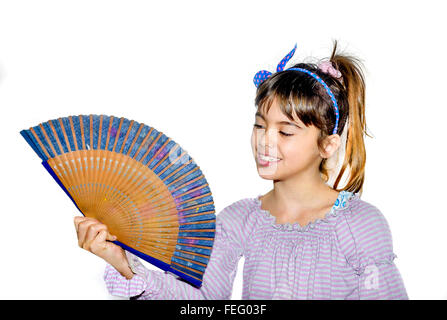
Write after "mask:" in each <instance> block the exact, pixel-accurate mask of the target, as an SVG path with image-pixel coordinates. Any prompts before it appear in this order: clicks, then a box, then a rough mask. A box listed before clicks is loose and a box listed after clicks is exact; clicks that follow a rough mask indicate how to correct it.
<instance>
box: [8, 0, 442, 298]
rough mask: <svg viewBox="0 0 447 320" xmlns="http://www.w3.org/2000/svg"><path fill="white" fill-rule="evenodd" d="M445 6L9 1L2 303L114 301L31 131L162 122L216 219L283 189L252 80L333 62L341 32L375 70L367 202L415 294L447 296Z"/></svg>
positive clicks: (369, 77) (370, 78) (348, 47)
mask: <svg viewBox="0 0 447 320" xmlns="http://www.w3.org/2000/svg"><path fill="white" fill-rule="evenodd" d="M421 3H424V4H423V5H421ZM442 4H443V2H442V1H424V2H420V1H374V2H372V1H371V2H370V4H369V5H367V4H365V3H363V2H362V3H361V4H360V3H359V2H358V1H306V2H305V1H297V0H294V1H274V2H273V1H269V2H266V1H237V2H236V1H222V2H219V3H217V2H214V1H163V2H157V3H155V2H154V3H149V2H148V1H110V0H109V1H17V0H16V1H0V108H1V112H2V113H1V114H2V118H1V119H2V122H1V125H0V130H1V131H0V136H1V137H2V148H1V158H0V161H1V165H0V168H1V181H2V183H1V192H0V196H1V223H0V244H1V253H2V254H1V256H0V298H2V299H116V298H114V297H111V296H110V295H109V294H108V292H107V290H106V288H105V285H104V282H103V279H102V277H103V271H104V266H105V262H104V261H102V260H101V259H99V258H97V257H96V256H94V255H92V254H90V253H88V252H86V251H84V250H82V249H80V248H79V247H78V246H77V240H76V234H75V229H74V225H73V217H74V216H75V215H80V213H79V212H78V211H77V209H76V208H75V206H74V205H73V204H72V202H71V201H70V199H69V198H68V197H67V196H66V195H65V194H64V192H62V190H61V189H60V187H59V186H58V185H57V184H56V183H55V182H54V181H53V178H52V177H51V176H50V175H49V174H48V173H47V171H46V170H45V169H44V168H43V166H42V165H41V161H40V159H39V158H38V157H37V155H36V154H35V153H34V151H33V150H32V149H31V148H30V147H29V146H28V144H27V143H26V142H25V140H24V139H23V138H22V137H21V135H20V134H19V131H20V130H22V129H25V128H26V129H27V128H29V127H31V126H34V125H37V124H38V123H40V122H44V121H47V120H50V119H55V118H58V117H63V116H68V115H79V114H107V115H114V116H117V117H125V118H128V119H134V120H136V121H139V122H143V123H145V124H147V125H150V126H153V127H155V128H157V129H158V130H161V131H163V132H164V133H165V134H167V135H168V136H169V137H171V138H172V139H174V140H175V141H176V142H177V143H179V144H180V145H181V146H183V147H184V148H185V149H186V150H187V151H188V152H189V154H190V155H191V156H192V157H193V158H194V159H195V160H196V161H197V163H198V165H199V166H200V167H201V169H202V171H203V172H204V174H205V176H206V178H207V180H208V182H209V184H210V186H211V189H212V192H213V196H214V201H215V206H216V213H219V212H220V211H221V210H222V209H223V208H224V207H225V206H227V205H229V204H231V203H233V202H234V201H237V200H239V199H241V198H245V197H254V196H256V195H258V194H260V193H262V194H264V193H266V192H267V191H269V190H270V188H271V187H272V183H271V181H266V180H263V179H261V178H260V177H259V176H258V174H257V171H256V166H255V162H254V159H253V158H252V154H251V149H250V135H251V130H252V124H253V122H254V111H255V107H254V103H253V101H254V96H255V89H256V88H255V86H254V85H253V82H252V79H253V76H254V74H255V73H256V72H257V71H259V70H261V69H266V70H270V71H273V70H275V68H276V64H277V63H278V62H279V61H280V60H281V59H282V58H283V57H284V55H286V54H287V53H288V52H289V51H290V50H291V49H292V48H293V46H294V44H295V43H297V44H298V48H297V52H296V53H295V56H294V57H293V58H292V60H291V62H289V63H293V62H298V61H301V60H305V59H307V60H309V57H315V58H317V59H319V58H324V57H328V56H329V55H330V53H331V49H332V40H333V39H337V40H339V46H340V48H341V49H345V52H347V53H350V54H354V55H356V56H358V57H360V58H361V59H362V60H363V61H364V64H365V66H366V70H365V74H366V84H367V91H366V94H367V98H366V100H367V110H366V120H367V126H368V130H369V132H370V133H371V134H372V135H373V138H372V139H371V138H369V137H367V138H366V147H367V165H366V181H365V185H364V193H363V196H362V198H363V200H365V201H368V202H370V203H372V204H374V205H375V206H377V207H378V208H379V209H380V210H381V211H382V213H383V214H384V215H385V217H386V219H387V221H388V223H389V225H390V227H391V231H392V234H393V241H394V251H395V253H396V254H397V256H398V258H397V259H396V260H395V262H396V265H397V266H398V268H399V270H400V272H401V274H402V277H403V279H404V283H405V286H406V288H407V291H408V294H409V296H410V298H411V299H446V298H447V272H446V270H447V254H446V249H445V245H446V240H447V236H446V235H447V232H446V226H447V210H446V205H445V199H446V188H445V186H444V182H445V180H446V170H445V160H446V157H445V156H446V151H445V147H446V143H445V132H446V131H445V124H446V116H447V111H446V107H447V106H446V98H445V97H446V96H445V92H446V81H445V79H446V74H447V67H446V65H447V64H446V49H447V47H446V44H445V36H444V31H445V30H446V29H447V28H446V27H447V23H446V20H445V16H444V13H445V10H443V8H441V6H442ZM310 59H311V58H310ZM242 265H243V260H241V262H240V264H239V272H238V274H237V277H236V280H235V285H234V292H233V299H240V297H241V292H242V286H241V285H242ZM149 267H152V266H149ZM153 268H154V267H153ZM154 269H155V268H154Z"/></svg>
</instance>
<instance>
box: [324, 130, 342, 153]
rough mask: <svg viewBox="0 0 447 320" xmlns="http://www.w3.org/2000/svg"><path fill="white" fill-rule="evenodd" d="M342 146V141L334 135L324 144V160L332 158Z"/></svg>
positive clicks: (327, 138)
mask: <svg viewBox="0 0 447 320" xmlns="http://www.w3.org/2000/svg"><path fill="white" fill-rule="evenodd" d="M340 144H341V139H340V136H339V135H338V134H333V135H330V136H328V137H326V139H325V140H324V142H323V151H320V155H321V157H322V158H330V157H332V155H333V154H334V153H335V152H336V151H337V150H338V148H339V147H340Z"/></svg>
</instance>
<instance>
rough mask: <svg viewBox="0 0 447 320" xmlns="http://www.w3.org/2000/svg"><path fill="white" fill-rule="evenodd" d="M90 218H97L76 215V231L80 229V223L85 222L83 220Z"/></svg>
mask: <svg viewBox="0 0 447 320" xmlns="http://www.w3.org/2000/svg"><path fill="white" fill-rule="evenodd" d="M89 220H96V219H93V218H89V217H84V216H76V217H74V220H73V221H74V225H75V228H76V233H77V232H78V231H79V223H81V222H83V221H89Z"/></svg>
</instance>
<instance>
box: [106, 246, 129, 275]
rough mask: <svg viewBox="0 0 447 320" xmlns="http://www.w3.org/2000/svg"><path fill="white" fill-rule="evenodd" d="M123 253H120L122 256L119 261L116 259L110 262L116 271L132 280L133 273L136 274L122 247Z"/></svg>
mask: <svg viewBox="0 0 447 320" xmlns="http://www.w3.org/2000/svg"><path fill="white" fill-rule="evenodd" d="M121 253H122V254H121V255H120V258H119V260H118V261H115V262H113V263H110V264H111V265H112V266H113V267H114V268H115V269H116V271H118V272H119V273H120V274H121V275H122V276H123V277H125V278H126V279H127V280H130V279H132V278H133V275H134V274H135V273H134V272H133V271H132V269H131V267H130V264H129V261H128V260H127V256H126V254H125V252H124V250H123V249H122V252H121Z"/></svg>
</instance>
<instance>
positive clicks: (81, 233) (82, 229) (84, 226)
mask: <svg viewBox="0 0 447 320" xmlns="http://www.w3.org/2000/svg"><path fill="white" fill-rule="evenodd" d="M95 223H97V222H95V221H92V220H84V221H82V222H80V223H79V230H78V244H79V246H80V247H81V248H83V245H84V242H85V237H86V235H87V231H88V227H89V226H90V225H92V224H95Z"/></svg>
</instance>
